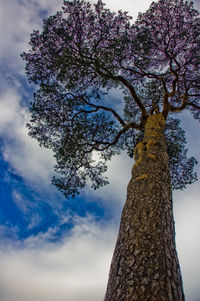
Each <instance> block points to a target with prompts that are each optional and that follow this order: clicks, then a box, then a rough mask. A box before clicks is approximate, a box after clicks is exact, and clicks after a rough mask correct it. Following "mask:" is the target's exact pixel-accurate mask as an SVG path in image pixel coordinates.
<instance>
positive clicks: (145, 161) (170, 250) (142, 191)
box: [104, 114, 184, 301]
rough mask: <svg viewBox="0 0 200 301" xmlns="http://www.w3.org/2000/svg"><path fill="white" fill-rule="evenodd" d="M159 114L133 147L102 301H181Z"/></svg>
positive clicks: (163, 125) (152, 116)
mask: <svg viewBox="0 0 200 301" xmlns="http://www.w3.org/2000/svg"><path fill="white" fill-rule="evenodd" d="M164 127H165V119H164V117H163V115H162V114H154V115H150V116H149V118H148V120H147V123H146V127H145V134H144V139H143V141H142V142H140V143H139V144H138V145H137V146H136V147H135V152H134V156H135V164H134V165H133V169H132V178H131V180H130V183H129V185H128V189H127V201H126V203H125V206H124V209H123V212H122V218H121V225H120V230H119V235H118V239H117V243H116V247H115V251H114V255H113V259H112V263H111V268H110V274H109V280H108V286H107V292H106V296H105V299H104V301H136V300H137V301H160V300H162V301H171V300H173V301H183V300H184V293H183V287H182V279H181V272H180V267H179V263H178V257H177V252H176V245H175V230H174V220H173V210H172V195H171V184H170V174H169V163H168V155H167V147H166V142H165V138H164V134H163V132H164Z"/></svg>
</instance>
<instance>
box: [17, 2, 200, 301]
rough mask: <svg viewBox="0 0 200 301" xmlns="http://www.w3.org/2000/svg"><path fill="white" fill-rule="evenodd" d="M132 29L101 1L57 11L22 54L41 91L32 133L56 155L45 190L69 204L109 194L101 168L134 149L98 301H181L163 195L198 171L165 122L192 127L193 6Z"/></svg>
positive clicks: (199, 109)
mask: <svg viewBox="0 0 200 301" xmlns="http://www.w3.org/2000/svg"><path fill="white" fill-rule="evenodd" d="M130 20H131V17H129V16H128V14H127V12H122V11H119V12H118V13H117V14H116V13H112V12H111V11H110V10H108V9H106V8H105V7H104V4H103V3H102V1H101V0H100V1H98V2H97V4H95V5H94V6H92V5H91V4H90V3H88V2H84V1H79V0H74V1H73V2H69V1H65V2H64V6H63V11H62V12H57V14H56V15H54V16H50V17H49V18H48V19H46V20H44V26H43V30H42V32H39V31H34V32H33V33H32V35H31V40H30V45H31V49H30V51H29V52H27V53H23V54H22V57H23V59H24V60H25V61H26V62H27V63H26V72H27V76H28V78H29V80H30V81H31V82H33V83H35V84H36V85H37V86H38V89H37V91H36V92H35V94H34V102H33V103H32V104H31V108H30V110H31V113H32V119H31V121H30V123H29V124H28V127H29V133H30V135H31V136H32V137H34V138H36V139H38V141H39V143H40V144H41V145H43V146H45V147H47V148H51V149H53V151H54V153H55V158H56V160H57V165H56V166H55V170H56V171H57V173H58V174H61V176H60V177H54V178H53V183H54V184H55V185H56V186H57V187H58V188H59V189H60V190H61V191H62V192H63V193H64V195H65V196H66V197H67V198H70V197H76V195H77V194H78V193H79V190H80V189H81V188H83V187H85V185H86V183H87V182H89V183H90V184H91V186H92V187H93V188H94V189H96V188H99V187H101V186H103V185H105V184H107V183H108V181H107V179H106V178H105V177H104V176H103V173H104V172H105V171H106V169H107V167H106V162H107V161H108V160H110V159H111V157H112V156H113V155H116V154H119V153H120V151H123V150H127V152H128V154H129V155H130V156H133V149H134V159H135V163H134V165H133V168H132V178H131V180H130V182H129V184H128V192H127V201H126V203H125V206H124V209H123V212H122V218H121V225H120V230H119V235H118V239H117V243H116V248H115V251H114V255H113V259H112V264H111V269H110V275H109V281H108V287H107V292H106V296H105V301H125V300H126V301H130V300H139V301H141V300H151V301H153V300H174V301H178V300H184V293H183V288H182V280H181V272H180V267H179V263H178V258H177V253H176V246H175V231H174V221H173V210H172V196H171V191H172V188H174V189H183V188H185V186H186V185H187V184H191V183H193V182H194V181H195V180H196V179H197V177H196V174H195V173H194V166H195V164H196V160H195V159H194V158H193V157H192V158H187V149H186V148H185V144H186V140H185V136H184V131H183V130H182V129H181V127H180V124H179V120H178V119H176V118H172V117H171V116H170V115H172V114H175V113H179V112H182V111H183V110H189V111H190V112H191V113H192V114H193V116H194V118H195V119H198V120H199V119H200V104H199V96H200V73H199V70H200V52H199V46H200V18H199V13H198V11H196V10H195V9H194V8H193V5H192V3H188V2H184V1H183V0H159V1H158V2H156V3H154V2H153V3H152V4H151V6H150V8H149V9H148V10H147V11H146V12H145V13H140V14H139V15H138V18H137V20H136V22H135V23H134V24H131V23H130ZM112 89H117V91H119V95H122V98H123V102H124V114H123V116H122V114H120V113H119V112H118V111H117V109H116V105H115V101H114V100H113V99H112V98H109V93H110V91H112ZM177 137H178V139H177ZM95 158H97V159H96V160H95Z"/></svg>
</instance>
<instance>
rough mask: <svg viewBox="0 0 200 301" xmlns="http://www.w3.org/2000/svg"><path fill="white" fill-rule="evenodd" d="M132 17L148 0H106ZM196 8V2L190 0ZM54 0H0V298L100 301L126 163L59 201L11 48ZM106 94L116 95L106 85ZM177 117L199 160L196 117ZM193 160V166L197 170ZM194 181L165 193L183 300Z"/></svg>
mask: <svg viewBox="0 0 200 301" xmlns="http://www.w3.org/2000/svg"><path fill="white" fill-rule="evenodd" d="M104 2H105V3H106V5H107V7H108V8H110V9H111V10H115V11H117V10H118V9H123V10H126V11H129V13H130V15H132V16H133V17H134V18H136V16H137V13H138V12H139V11H145V10H146V9H147V8H148V7H149V4H150V3H151V1H150V0H134V1H133V0H132V1H131V0H123V1H119V0H118V1H116V0H106V1H104ZM194 5H195V7H196V8H198V9H199V10H200V2H199V0H196V1H194ZM61 6H62V0H0V241H1V242H0V300H1V301H55V300H58V301H64V300H65V301H66V300H67V301H80V300H81V301H102V300H103V297H104V294H105V290H106V283H107V278H108V272H109V266H110V261H111V257H112V253H113V250H114V245H115V241H116V237H117V232H118V228H119V221H120V214H121V210H122V207H123V204H124V202H125V199H126V186H127V184H128V181H129V179H130V172H131V167H132V165H133V161H132V160H131V159H130V158H128V157H127V155H126V154H122V155H120V156H118V157H115V158H114V159H113V160H112V161H111V162H110V163H109V169H108V177H109V180H110V184H109V185H108V186H106V187H105V188H103V189H100V190H98V191H93V190H91V189H90V188H86V189H84V190H83V191H82V193H81V194H80V196H79V197H77V198H76V199H75V200H73V201H68V200H66V199H65V198H64V196H63V195H62V194H61V193H60V192H58V191H57V189H56V188H55V187H54V186H52V185H51V178H52V175H53V174H54V171H53V166H54V163H55V162H54V157H53V154H52V152H51V151H50V150H47V149H44V148H40V147H39V146H38V143H37V141H35V140H33V139H31V138H30V137H29V136H28V132H27V128H26V122H27V121H28V120H29V118H30V113H29V111H28V104H29V102H30V101H31V100H32V93H33V91H34V86H32V85H30V84H29V83H28V82H27V80H26V76H25V71H24V63H23V61H22V59H21V58H20V53H22V52H23V51H27V50H28V48H29V46H28V41H29V38H30V33H31V32H32V31H33V29H40V28H41V26H42V19H43V18H46V17H47V16H49V15H52V14H54V13H56V11H57V10H60V8H61ZM112 97H115V98H117V97H119V96H118V93H117V92H113V94H112ZM181 118H182V126H183V128H184V129H185V131H186V137H187V141H188V145H187V146H188V149H189V154H190V155H191V156H195V157H196V158H197V159H198V157H199V153H198V151H199V149H200V139H199V129H200V126H199V124H198V123H197V122H196V121H195V120H193V119H192V116H191V115H190V114H185V115H184V116H182V117H181ZM199 170H200V169H199V167H197V172H198V174H199ZM199 194H200V188H199V183H195V184H193V185H190V186H189V187H188V188H187V189H185V190H183V191H175V192H174V194H173V199H174V216H175V225H176V242H177V249H178V254H179V260H180V264H181V269H182V276H183V282H184V288H185V295H186V300H188V301H199V300H200V286H199V278H200V265H199V262H200V239H199V233H200V219H199V212H200V200H199Z"/></svg>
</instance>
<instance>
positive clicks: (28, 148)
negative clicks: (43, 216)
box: [0, 85, 54, 185]
mask: <svg viewBox="0 0 200 301" xmlns="http://www.w3.org/2000/svg"><path fill="white" fill-rule="evenodd" d="M6 88H7V89H6V91H5V92H4V93H2V94H1V95H0V134H1V136H2V137H4V140H5V142H6V143H5V144H4V146H3V154H4V159H5V160H6V161H7V162H9V163H10V164H11V166H12V167H13V168H14V170H15V172H16V173H17V174H18V175H20V176H21V177H23V178H24V179H25V180H27V181H29V182H32V183H35V184H39V183H41V184H42V183H43V185H45V184H46V185H48V183H50V181H51V176H52V171H53V165H54V159H53V154H52V152H51V151H50V150H47V149H44V148H40V147H39V145H38V143H37V141H36V140H33V139H32V138H31V137H29V136H28V130H27V129H26V122H27V121H28V120H29V118H30V116H29V112H28V110H27V109H26V108H25V107H23V106H22V105H21V97H22V96H21V95H20V94H19V90H20V86H19V87H13V88H11V87H10V86H9V85H7V87H6Z"/></svg>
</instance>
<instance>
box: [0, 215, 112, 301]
mask: <svg viewBox="0 0 200 301" xmlns="http://www.w3.org/2000/svg"><path fill="white" fill-rule="evenodd" d="M113 234H114V235H113ZM113 237H115V233H114V231H113V229H112V228H110V229H106V228H105V227H101V226H99V225H97V224H95V223H94V222H92V221H91V219H90V218H86V219H81V220H79V221H77V225H76V227H75V229H74V230H73V233H72V236H71V237H68V238H67V239H66V240H65V241H64V242H63V243H62V244H59V245H57V246H56V245H52V244H46V245H43V247H42V248H39V249H37V248H31V242H30V241H29V246H27V247H26V248H24V249H17V248H13V247H11V248H10V249H8V250H6V252H5V250H4V251H2V252H0V269H1V271H4V272H3V273H1V277H0V299H1V301H36V300H42V301H55V300H59V301H64V300H70V301H80V300H82V301H101V300H103V296H104V294H105V289H106V282H107V275H108V269H109V265H110V261H111V254H112V250H113V247H114V246H113V243H114V241H113Z"/></svg>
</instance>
